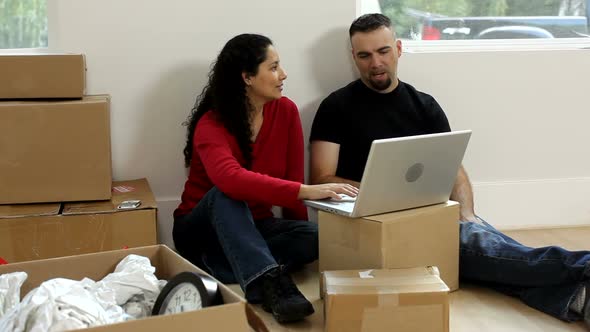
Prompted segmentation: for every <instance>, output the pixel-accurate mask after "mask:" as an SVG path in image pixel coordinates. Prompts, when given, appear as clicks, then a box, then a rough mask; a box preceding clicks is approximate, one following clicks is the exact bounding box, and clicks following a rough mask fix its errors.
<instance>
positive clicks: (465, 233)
mask: <svg viewBox="0 0 590 332" xmlns="http://www.w3.org/2000/svg"><path fill="white" fill-rule="evenodd" d="M589 260H590V252H588V251H573V252H572V251H567V250H565V249H563V248H560V247H556V246H549V247H542V248H531V247H527V246H524V245H522V244H520V243H519V242H517V241H515V240H514V239H512V238H510V237H509V236H507V235H505V234H503V233H502V232H500V231H498V230H496V229H495V228H494V227H492V226H491V225H489V224H488V223H486V222H483V224H479V223H472V222H461V224H460V264H459V267H460V276H461V279H464V280H470V281H478V282H484V283H485V284H487V285H488V286H491V287H493V288H496V289H497V290H500V291H502V292H504V293H508V294H510V295H513V296H518V297H520V298H521V299H522V300H523V301H524V302H525V303H526V304H528V305H529V306H531V307H533V308H536V309H538V310H541V311H543V312H545V313H548V314H550V315H552V316H555V317H557V318H560V319H564V320H572V319H577V317H576V315H573V314H570V313H569V311H568V306H569V303H570V301H571V300H572V298H573V296H574V294H575V292H576V291H577V289H578V288H579V287H580V285H581V282H582V281H583V280H584V279H587V272H588V261H589Z"/></svg>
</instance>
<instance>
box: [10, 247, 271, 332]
mask: <svg viewBox="0 0 590 332" xmlns="http://www.w3.org/2000/svg"><path fill="white" fill-rule="evenodd" d="M130 254H137V255H141V256H145V257H148V258H149V259H150V261H151V263H152V265H153V266H154V267H155V268H156V276H157V277H158V278H159V279H167V280H168V279H170V278H172V277H173V276H175V275H176V274H178V273H180V272H183V271H192V272H197V273H203V274H206V273H205V272H204V271H202V270H200V269H199V268H197V267H196V266H194V265H192V264H191V263H190V262H188V261H187V260H185V259H184V258H182V257H180V256H179V255H178V254H176V253H175V252H174V251H172V250H170V249H169V248H168V247H166V246H164V245H157V246H148V247H141V248H135V249H127V250H116V251H109V252H102V253H95V254H87V255H80V256H70V257H63V258H54V259H47V260H40V261H34V262H23V263H15V264H8V265H2V266H0V274H4V273H11V272H16V271H24V272H26V273H27V274H28V278H27V280H26V281H25V283H24V284H23V286H22V288H21V299H22V298H23V297H24V296H25V295H26V294H27V293H28V292H29V291H30V290H31V289H33V288H35V287H37V286H39V285H40V284H41V283H42V282H43V281H46V280H49V279H53V278H58V277H59V278H68V279H74V280H81V279H83V278H85V277H87V278H91V279H93V280H95V281H98V280H100V279H102V278H104V277H105V276H106V275H107V274H109V273H111V272H113V270H114V269H115V266H116V265H117V264H118V263H119V262H120V261H121V260H122V259H123V258H125V257H126V256H127V255H130ZM218 286H219V289H220V291H221V295H222V298H223V302H224V304H223V305H218V306H213V307H209V308H204V309H202V310H198V311H192V312H185V313H181V314H175V315H167V316H152V317H148V318H144V319H140V320H133V321H127V322H124V323H118V324H111V325H103V326H99V327H94V328H90V329H86V330H84V331H96V332H98V331H109V332H117V331H121V332H123V331H125V332H126V331H143V332H162V331H177V332H184V331H187V332H188V331H195V329H197V330H203V331H205V330H207V331H244V332H247V331H251V330H250V327H249V326H248V322H250V323H251V325H252V327H253V328H254V329H255V330H256V331H266V330H267V329H266V327H265V325H264V323H262V321H261V320H260V318H258V316H256V314H255V313H254V312H253V311H252V310H251V308H250V307H249V306H248V305H247V304H246V301H245V300H244V299H243V298H242V297H240V296H239V295H237V294H236V293H234V292H233V291H232V290H230V289H229V288H228V287H227V286H225V285H223V284H221V283H219V282H218ZM197 327H199V328H197Z"/></svg>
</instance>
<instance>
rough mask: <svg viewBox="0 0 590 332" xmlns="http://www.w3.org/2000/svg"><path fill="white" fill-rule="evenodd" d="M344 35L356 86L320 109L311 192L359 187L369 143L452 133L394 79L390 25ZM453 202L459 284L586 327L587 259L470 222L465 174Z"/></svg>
mask: <svg viewBox="0 0 590 332" xmlns="http://www.w3.org/2000/svg"><path fill="white" fill-rule="evenodd" d="M349 35H350V42H351V45H352V57H353V59H354V62H355V64H356V67H357V68H358V71H359V74H360V79H358V80H356V81H354V82H352V83H350V84H348V85H347V86H345V87H343V88H341V89H339V90H337V91H335V92H333V93H332V94H330V95H329V96H328V97H327V98H326V99H324V100H323V101H322V103H321V104H320V107H319V109H318V111H317V114H316V116H315V119H314V122H313V126H312V130H311V136H310V141H311V158H310V162H311V165H310V166H311V167H310V171H311V174H310V175H311V176H310V178H311V182H312V183H313V184H319V183H332V182H344V183H349V184H352V185H354V186H356V187H359V181H360V180H361V178H362V175H363V171H364V167H365V163H366V161H367V157H368V154H369V150H370V147H371V143H372V142H373V140H376V139H383V138H392V137H402V136H412V135H422V134H432V133H440V132H447V131H450V130H451V129H450V126H449V122H448V120H447V117H446V115H445V113H444V112H443V110H442V109H441V107H440V106H439V104H438V103H437V102H436V100H434V98H433V97H432V96H430V95H428V94H426V93H423V92H420V91H418V90H416V89H415V88H414V87H413V86H411V85H409V84H407V83H404V82H402V81H400V80H399V79H398V76H397V65H398V59H399V57H400V56H401V54H402V45H401V41H400V40H396V38H395V32H394V30H393V28H392V26H391V21H390V20H389V18H387V17H386V16H384V15H381V14H367V15H363V16H361V17H359V18H357V19H356V20H355V21H354V22H353V23H352V25H351V27H350V30H349ZM451 199H452V200H455V201H458V202H459V203H460V204H461V209H460V223H459V226H460V230H459V233H460V244H459V246H460V262H459V265H460V271H459V276H460V278H461V280H469V281H473V282H477V283H480V284H484V285H487V286H490V287H492V288H494V289H497V290H499V291H502V292H504V293H507V294H509V295H512V296H517V297H519V298H520V299H521V300H522V301H523V302H525V303H526V304H528V305H529V306H531V307H533V308H536V309H538V310H541V311H543V312H545V313H547V314H550V315H552V316H555V317H557V318H559V319H562V320H565V321H574V320H580V319H584V320H585V321H586V323H587V324H588V322H589V321H590V319H589V318H590V301H588V299H589V298H590V289H587V288H588V287H589V286H590V280H589V279H590V278H589V276H590V263H589V261H590V252H588V251H575V252H572V251H567V250H565V249H563V248H561V247H556V246H550V247H544V248H531V247H527V246H524V245H522V244H520V243H518V242H517V241H515V240H513V239H511V238H510V237H508V236H507V235H505V234H503V233H502V232H500V231H498V230H496V229H495V228H494V227H493V226H491V225H490V224H488V223H486V222H485V221H483V220H482V219H481V218H479V217H478V216H476V214H475V212H474V206H473V193H472V188H471V183H470V181H469V178H468V176H467V173H466V172H465V169H464V168H463V167H461V168H460V169H459V172H458V174H457V178H456V181H455V185H454V187H453V191H452V193H451ZM425 231H427V230H425ZM587 294H588V295H589V296H586V295H587Z"/></svg>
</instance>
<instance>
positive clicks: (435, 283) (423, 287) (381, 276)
mask: <svg viewBox="0 0 590 332" xmlns="http://www.w3.org/2000/svg"><path fill="white" fill-rule="evenodd" d="M323 283H324V285H323V287H322V288H323V289H324V292H325V294H330V295H333V294H339V295H340V294H359V295H361V294H367V295H370V294H381V295H384V294H401V293H436V292H448V291H449V288H448V287H447V285H446V284H445V283H444V282H443V281H442V280H441V279H440V277H439V273H438V269H437V268H436V267H419V268H409V269H381V270H342V271H325V272H324V275H323Z"/></svg>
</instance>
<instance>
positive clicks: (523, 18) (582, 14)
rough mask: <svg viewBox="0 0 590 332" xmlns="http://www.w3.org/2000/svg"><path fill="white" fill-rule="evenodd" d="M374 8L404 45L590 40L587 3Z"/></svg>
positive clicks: (446, 1) (426, 1)
mask: <svg viewBox="0 0 590 332" xmlns="http://www.w3.org/2000/svg"><path fill="white" fill-rule="evenodd" d="M361 1H367V2H371V0H361ZM376 1H377V0H375V2H376ZM378 2H379V7H380V10H381V12H382V13H383V14H385V15H387V16H388V17H390V18H391V19H392V21H393V22H394V25H395V27H396V31H397V36H398V37H399V38H401V39H406V40H476V39H477V40H483V39H538V40H550V39H557V38H589V37H590V35H589V27H588V24H589V17H590V14H589V13H590V0H378Z"/></svg>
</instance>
